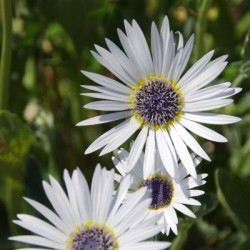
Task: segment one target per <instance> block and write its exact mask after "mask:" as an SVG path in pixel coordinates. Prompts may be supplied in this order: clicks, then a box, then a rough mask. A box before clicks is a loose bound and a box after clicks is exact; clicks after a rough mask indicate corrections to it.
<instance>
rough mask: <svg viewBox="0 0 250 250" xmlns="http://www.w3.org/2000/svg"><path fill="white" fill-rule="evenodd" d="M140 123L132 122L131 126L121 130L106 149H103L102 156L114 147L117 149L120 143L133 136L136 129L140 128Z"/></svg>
mask: <svg viewBox="0 0 250 250" xmlns="http://www.w3.org/2000/svg"><path fill="white" fill-rule="evenodd" d="M140 126H141V125H140V124H139V123H138V122H134V123H131V126H128V127H127V128H125V129H124V130H123V131H120V133H118V134H117V135H116V136H115V137H113V138H112V141H110V142H109V143H108V144H107V145H106V146H105V147H104V149H103V150H102V151H101V153H100V156H101V155H104V154H107V153H109V152H111V151H113V150H114V149H117V148H118V147H119V146H120V145H122V144H123V143H124V142H125V141H126V140H127V139H128V138H129V137H131V136H132V135H133V134H134V133H135V132H136V130H138V129H139V128H140Z"/></svg>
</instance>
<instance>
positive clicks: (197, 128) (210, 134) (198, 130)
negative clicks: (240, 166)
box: [179, 118, 227, 142]
mask: <svg viewBox="0 0 250 250" xmlns="http://www.w3.org/2000/svg"><path fill="white" fill-rule="evenodd" d="M179 122H180V123H181V124H182V125H183V126H184V127H185V128H187V129H188V130H190V131H192V132H193V133H195V134H197V135H199V136H200V137H203V138H205V139H208V140H211V141H216V142H227V138H225V137H224V136H222V135H220V134H219V133H217V132H215V131H213V130H211V129H209V128H207V127H205V126H203V125H201V124H199V123H196V122H193V121H190V120H187V119H184V118H182V119H180V121H179Z"/></svg>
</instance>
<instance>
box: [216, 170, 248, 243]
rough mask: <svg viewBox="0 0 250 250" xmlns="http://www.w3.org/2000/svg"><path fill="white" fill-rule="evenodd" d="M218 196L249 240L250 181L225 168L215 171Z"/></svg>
mask: <svg viewBox="0 0 250 250" xmlns="http://www.w3.org/2000/svg"><path fill="white" fill-rule="evenodd" d="M216 185H217V194H218V198H219V200H220V202H221V204H222V205H223V207H224V208H225V209H226V211H227V212H228V214H229V216H230V217H231V219H232V221H233V222H234V223H235V225H236V226H237V227H238V228H239V230H241V231H242V232H244V234H245V236H246V238H248V240H250V238H249V237H250V216H249V211H250V201H249V197H250V181H249V180H248V179H243V178H240V177H239V176H237V175H236V174H232V173H230V172H228V171H226V170H222V169H219V170H217V171H216Z"/></svg>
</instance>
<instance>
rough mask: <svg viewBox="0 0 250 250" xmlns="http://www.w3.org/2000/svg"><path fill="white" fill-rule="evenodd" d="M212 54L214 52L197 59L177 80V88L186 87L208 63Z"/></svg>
mask: <svg viewBox="0 0 250 250" xmlns="http://www.w3.org/2000/svg"><path fill="white" fill-rule="evenodd" d="M213 54H214V51H213V50H212V51H210V52H208V53H207V54H206V55H204V56H203V57H202V58H201V59H199V60H198V61H197V62H196V63H195V64H194V65H193V66H192V67H191V68H190V69H189V70H188V71H187V72H186V73H185V74H184V75H183V76H182V78H181V79H180V80H179V82H178V87H179V88H181V87H183V86H185V85H188V84H189V82H190V80H191V79H193V78H194V77H196V76H197V75H199V74H200V72H201V71H202V70H203V69H204V67H205V66H206V65H207V63H208V62H209V61H210V59H211V58H212V56H213Z"/></svg>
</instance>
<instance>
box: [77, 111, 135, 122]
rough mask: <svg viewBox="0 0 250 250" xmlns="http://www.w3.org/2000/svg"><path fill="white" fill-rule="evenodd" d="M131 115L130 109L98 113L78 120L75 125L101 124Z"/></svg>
mask: <svg viewBox="0 0 250 250" xmlns="http://www.w3.org/2000/svg"><path fill="white" fill-rule="evenodd" d="M129 116H131V111H123V112H116V113H111V114H106V115H99V116H95V117H92V118H89V119H86V120H84V121H81V122H78V123H77V124H76V126H88V125H95V124H103V123H107V122H112V121H116V120H120V119H122V118H126V117H129Z"/></svg>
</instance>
